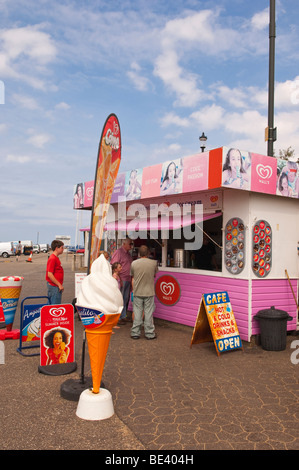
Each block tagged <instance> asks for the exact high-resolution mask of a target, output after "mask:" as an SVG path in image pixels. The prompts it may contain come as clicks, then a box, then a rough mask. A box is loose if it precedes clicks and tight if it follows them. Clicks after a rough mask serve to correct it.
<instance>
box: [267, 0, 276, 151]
mask: <svg viewBox="0 0 299 470" xmlns="http://www.w3.org/2000/svg"><path fill="white" fill-rule="evenodd" d="M275 30H276V28H275V0H270V24H269V90H268V128H267V134H268V135H267V141H268V147H267V155H269V156H270V157H273V153H274V152H273V143H274V142H275V140H276V127H274V69H275V36H276V31H275Z"/></svg>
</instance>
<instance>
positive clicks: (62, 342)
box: [40, 304, 74, 366]
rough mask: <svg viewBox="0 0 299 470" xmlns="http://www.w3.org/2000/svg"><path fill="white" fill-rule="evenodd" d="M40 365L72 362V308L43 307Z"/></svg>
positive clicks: (64, 306) (68, 305)
mask: <svg viewBox="0 0 299 470" xmlns="http://www.w3.org/2000/svg"><path fill="white" fill-rule="evenodd" d="M40 338H41V342H40V346H41V347H40V365H41V366H49V365H56V364H65V363H71V362H74V308H73V306H72V305H71V304H63V305H45V306H43V307H42V308H41V313H40Z"/></svg>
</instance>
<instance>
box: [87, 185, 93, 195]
mask: <svg viewBox="0 0 299 470" xmlns="http://www.w3.org/2000/svg"><path fill="white" fill-rule="evenodd" d="M86 196H87V197H92V196H93V187H91V188H87V189H86Z"/></svg>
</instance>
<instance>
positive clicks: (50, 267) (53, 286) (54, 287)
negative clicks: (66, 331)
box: [46, 240, 64, 305]
mask: <svg viewBox="0 0 299 470" xmlns="http://www.w3.org/2000/svg"><path fill="white" fill-rule="evenodd" d="M51 249H52V250H53V253H52V254H51V256H50V257H49V259H48V262H47V269H46V281H47V286H48V297H49V299H50V304H51V305H57V304H61V296H62V292H63V290H64V287H63V277H64V271H63V267H62V265H61V262H60V259H59V256H60V255H61V254H62V253H63V250H64V244H63V242H62V241H61V240H53V241H52V243H51Z"/></svg>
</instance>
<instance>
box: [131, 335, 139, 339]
mask: <svg viewBox="0 0 299 470" xmlns="http://www.w3.org/2000/svg"><path fill="white" fill-rule="evenodd" d="M131 338H132V339H139V338H140V336H131Z"/></svg>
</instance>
